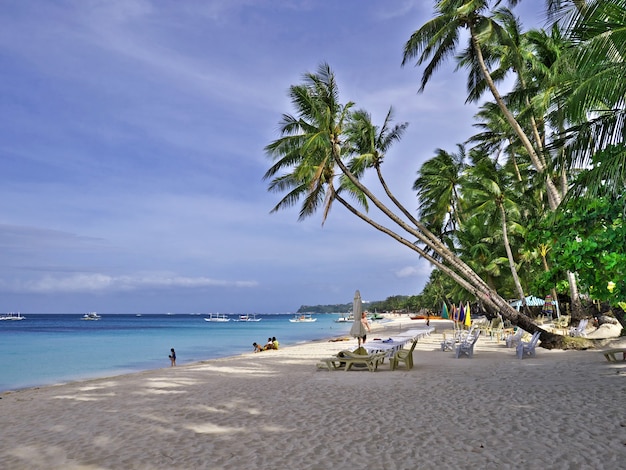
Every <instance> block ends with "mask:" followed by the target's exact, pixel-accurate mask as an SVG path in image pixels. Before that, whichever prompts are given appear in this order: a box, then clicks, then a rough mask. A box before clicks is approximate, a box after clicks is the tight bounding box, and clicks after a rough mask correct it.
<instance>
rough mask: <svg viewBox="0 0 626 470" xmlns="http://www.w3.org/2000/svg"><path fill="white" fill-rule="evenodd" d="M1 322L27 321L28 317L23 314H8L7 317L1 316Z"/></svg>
mask: <svg viewBox="0 0 626 470" xmlns="http://www.w3.org/2000/svg"><path fill="white" fill-rule="evenodd" d="M0 320H26V317H25V316H24V315H22V314H21V313H19V312H18V313H13V312H11V313H7V314H6V315H0Z"/></svg>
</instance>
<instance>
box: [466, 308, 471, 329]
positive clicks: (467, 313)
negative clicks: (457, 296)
mask: <svg viewBox="0 0 626 470" xmlns="http://www.w3.org/2000/svg"><path fill="white" fill-rule="evenodd" d="M465 326H467V327H468V328H469V327H470V326H472V317H471V315H470V305H469V302H468V303H467V307H466V308H465Z"/></svg>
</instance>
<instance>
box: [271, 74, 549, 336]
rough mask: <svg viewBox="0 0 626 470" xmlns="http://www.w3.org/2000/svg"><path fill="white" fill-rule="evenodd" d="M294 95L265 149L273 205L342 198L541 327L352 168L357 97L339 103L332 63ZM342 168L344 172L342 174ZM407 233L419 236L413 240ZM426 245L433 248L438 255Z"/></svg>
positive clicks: (509, 314) (517, 317)
mask: <svg viewBox="0 0 626 470" xmlns="http://www.w3.org/2000/svg"><path fill="white" fill-rule="evenodd" d="M290 96H291V98H292V104H293V105H294V107H295V108H296V111H297V115H296V116H292V115H283V119H282V121H281V134H282V137H281V138H279V139H277V140H276V141H274V142H272V143H270V144H269V145H268V146H266V153H267V155H268V156H269V157H270V158H271V159H272V160H273V162H274V163H273V165H272V166H271V167H270V169H269V170H268V171H267V172H266V173H265V178H266V179H270V178H271V179H272V180H271V182H270V185H269V189H270V190H271V191H278V192H283V191H286V192H287V195H286V196H284V197H283V199H282V200H281V201H280V202H279V204H277V205H276V207H275V208H274V209H273V211H277V210H279V209H282V208H285V207H289V206H292V205H294V204H296V203H297V202H299V201H300V200H301V199H303V203H302V206H301V210H300V218H301V219H302V218H305V217H308V216H310V215H312V214H313V213H314V212H315V211H316V210H317V209H319V208H320V207H323V208H324V216H323V220H325V219H326V217H327V215H328V211H329V209H330V206H331V204H332V203H333V202H338V203H340V204H341V205H342V206H344V207H345V208H346V209H348V211H350V212H351V213H353V214H354V215H356V216H357V217H359V218H360V219H362V220H363V221H365V222H366V223H368V224H369V225H371V226H372V227H374V228H375V229H377V230H379V231H381V232H383V233H385V234H387V235H388V236H390V237H392V238H393V239H394V240H396V241H398V242H399V243H401V244H403V245H404V246H406V247H408V248H409V249H411V250H413V251H414V252H416V253H418V254H419V255H421V256H422V257H423V258H424V259H426V260H427V261H429V262H430V263H432V264H433V265H434V266H435V267H437V268H438V269H440V270H441V271H442V272H444V273H446V275H448V276H450V277H451V278H452V279H454V281H455V282H457V283H458V284H459V285H460V286H461V287H463V288H464V289H466V290H467V291H468V292H472V293H473V294H474V295H475V296H477V297H478V298H479V299H480V300H481V301H482V302H483V304H484V305H485V306H486V307H487V308H490V309H491V310H492V311H494V312H495V311H500V312H501V313H502V315H503V316H505V317H506V318H508V319H509V320H511V321H512V323H514V324H518V325H520V327H522V328H524V329H526V330H527V331H537V330H541V328H540V327H538V326H536V325H534V324H533V323H532V321H531V320H530V319H529V318H528V317H526V316H525V315H522V314H520V313H519V312H517V311H516V310H515V309H513V308H512V307H511V306H510V305H509V304H508V303H507V302H506V300H504V299H503V298H502V297H500V296H499V295H498V294H497V293H496V292H494V291H493V290H492V289H490V288H489V286H488V285H487V284H486V283H485V281H484V280H483V279H481V278H480V276H478V275H477V274H476V273H475V272H474V271H473V270H472V269H471V268H470V267H469V266H468V265H467V264H465V263H464V262H463V261H462V260H461V259H459V258H458V257H457V256H456V255H455V254H454V253H453V252H452V251H451V250H450V249H448V248H447V247H446V246H445V245H444V244H443V243H442V242H441V241H440V240H439V239H438V238H437V237H436V236H435V235H433V234H432V233H431V232H430V231H428V229H427V228H426V227H425V226H424V224H423V223H422V222H420V221H418V220H417V219H415V218H414V217H413V216H412V215H411V213H410V211H408V210H407V209H406V208H404V207H402V206H401V205H400V203H399V202H398V201H397V199H396V198H395V197H393V194H391V192H390V191H389V188H388V187H385V194H386V195H387V196H388V197H389V198H390V199H391V200H392V202H393V203H394V204H395V205H396V206H401V214H402V215H404V216H405V217H406V218H407V219H408V221H407V220H405V219H403V218H402V217H401V216H399V215H398V214H396V213H394V212H393V211H392V210H391V209H390V208H389V207H387V205H385V204H383V202H382V201H381V200H380V199H379V198H378V197H377V196H376V195H375V194H374V193H373V192H372V191H371V190H370V189H369V188H368V187H366V186H365V185H363V183H362V182H361V181H360V179H359V175H358V174H355V173H353V172H352V171H351V170H350V168H349V167H350V166H352V167H353V168H357V169H359V168H362V167H363V165H361V166H359V164H357V163H351V162H350V158H351V157H352V156H354V157H355V158H357V159H358V158H360V154H355V155H351V154H350V152H351V151H352V150H351V149H354V148H355V147H354V146H351V145H350V144H349V143H348V142H347V138H346V131H345V128H346V122H347V120H348V119H349V117H350V114H349V109H350V108H351V107H352V103H348V104H346V105H341V104H340V103H339V100H338V96H339V94H338V87H337V83H336V81H335V78H334V74H333V73H332V71H331V70H330V67H328V65H327V64H322V65H321V66H320V68H319V70H318V73H317V74H310V73H309V74H306V75H305V76H304V83H303V84H302V85H297V86H292V87H290ZM342 139H343V140H342ZM344 152H345V153H344ZM338 170H339V171H340V172H341V173H342V176H340V177H339V171H338ZM383 181H384V180H383ZM344 192H345V193H347V194H348V195H350V196H354V200H355V201H356V202H357V204H360V206H361V207H364V208H365V210H367V207H366V206H365V205H364V204H363V201H365V200H367V201H369V202H370V203H371V204H373V205H374V206H376V208H378V209H379V210H380V211H381V213H382V214H383V215H384V216H386V217H387V218H388V219H389V220H390V221H392V222H393V223H394V224H395V225H396V227H397V229H396V230H398V229H399V230H400V231H401V232H400V233H398V232H396V231H394V230H392V229H390V228H389V227H387V226H384V225H382V224H381V223H379V222H377V221H376V220H374V219H372V218H371V217H369V216H368V215H367V214H366V213H365V212H364V211H363V210H360V209H359V208H358V207H355V206H353V205H352V204H350V203H349V202H348V200H347V199H345V198H344V197H343V193H344ZM322 203H323V204H322ZM402 231H404V234H403V233H402ZM407 236H408V237H411V238H413V239H417V241H412V240H411V238H407ZM425 248H428V249H429V250H432V253H434V254H436V257H435V256H433V255H431V254H430V253H428V252H427V251H426V250H425ZM541 331H542V335H543V336H544V337H545V338H546V339H547V338H549V337H552V335H550V334H549V333H548V332H546V331H544V330H541Z"/></svg>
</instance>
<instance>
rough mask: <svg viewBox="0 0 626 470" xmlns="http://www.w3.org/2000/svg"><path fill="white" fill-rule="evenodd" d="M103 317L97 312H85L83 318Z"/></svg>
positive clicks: (95, 318)
mask: <svg viewBox="0 0 626 470" xmlns="http://www.w3.org/2000/svg"><path fill="white" fill-rule="evenodd" d="M101 318H102V317H101V316H100V315H98V314H97V313H96V312H89V313H85V314H84V315H83V316H82V318H81V320H100V319H101Z"/></svg>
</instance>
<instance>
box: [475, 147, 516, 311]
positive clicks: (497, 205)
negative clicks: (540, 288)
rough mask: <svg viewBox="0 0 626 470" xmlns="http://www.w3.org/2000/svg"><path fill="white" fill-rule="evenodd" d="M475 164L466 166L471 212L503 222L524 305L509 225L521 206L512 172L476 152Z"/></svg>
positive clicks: (502, 232) (503, 235)
mask: <svg viewBox="0 0 626 470" xmlns="http://www.w3.org/2000/svg"><path fill="white" fill-rule="evenodd" d="M473 160H474V164H473V165H471V166H469V167H468V169H467V176H468V177H467V181H466V183H465V184H464V186H463V191H464V194H466V195H467V196H466V203H467V207H468V212H470V213H474V214H480V215H481V216H483V217H484V218H485V223H487V224H494V225H495V224H496V223H499V224H500V228H501V234H502V243H503V245H504V248H505V250H506V255H507V259H508V261H509V269H510V271H511V275H512V277H513V282H514V284H515V289H516V291H517V295H518V298H519V299H520V300H521V301H522V304H523V305H524V308H527V307H526V303H525V298H526V296H525V294H524V289H523V288H522V284H521V282H520V279H519V275H518V273H517V267H516V265H515V263H516V261H515V259H514V256H513V250H512V249H511V243H510V241H509V226H510V225H512V224H514V223H515V222H516V220H515V219H518V220H519V217H520V207H519V201H518V200H516V197H515V195H516V194H518V193H517V192H516V191H515V187H514V184H513V183H514V181H515V177H514V175H513V174H512V173H510V172H508V171H506V169H505V168H502V167H500V166H499V165H498V164H497V163H496V162H494V161H492V160H491V159H490V158H489V157H488V156H486V155H484V154H477V153H474V154H473Z"/></svg>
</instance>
